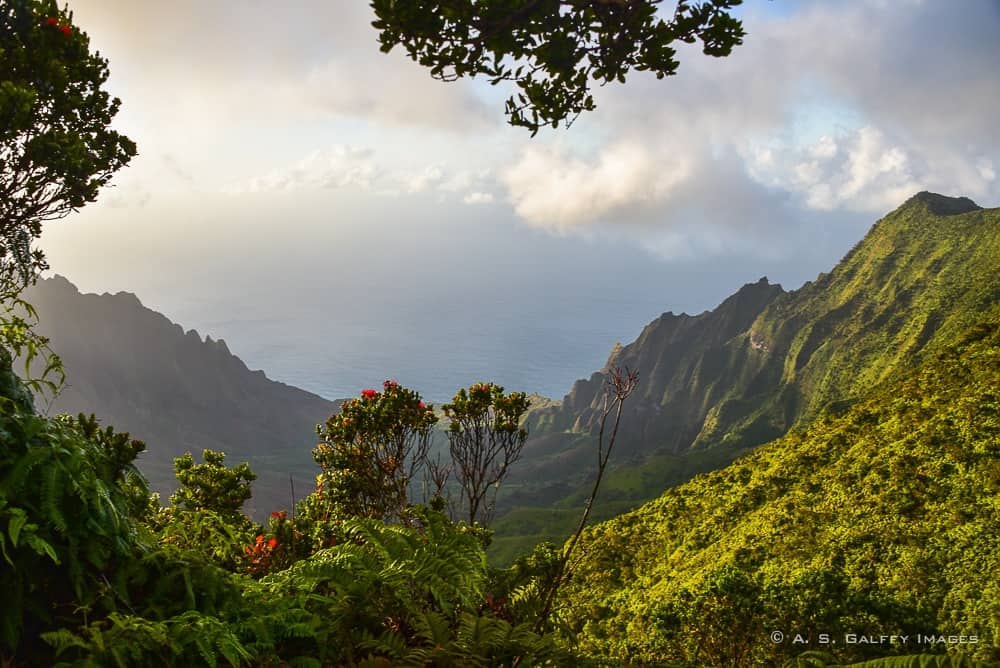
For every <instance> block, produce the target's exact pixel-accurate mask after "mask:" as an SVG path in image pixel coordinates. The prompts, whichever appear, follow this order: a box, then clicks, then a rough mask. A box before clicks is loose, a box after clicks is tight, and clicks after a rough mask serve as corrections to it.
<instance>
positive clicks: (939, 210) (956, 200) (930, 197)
mask: <svg viewBox="0 0 1000 668" xmlns="http://www.w3.org/2000/svg"><path fill="white" fill-rule="evenodd" d="M911 203H921V204H923V205H925V206H926V207H927V209H928V210H929V211H930V212H931V213H933V214H934V215H936V216H957V215H959V214H963V213H969V212H970V211H979V210H980V209H982V208H983V207H981V206H979V205H978V204H976V203H975V202H973V201H972V200H971V199H969V198H968V197H948V196H946V195H939V194H937V193H932V192H928V191H926V190H924V191H922V192H919V193H917V194H916V195H914V196H913V197H911V198H910V199H909V200H907V201H906V204H904V205H903V206H906V205H907V204H911Z"/></svg>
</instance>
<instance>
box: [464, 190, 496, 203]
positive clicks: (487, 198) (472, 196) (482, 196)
mask: <svg viewBox="0 0 1000 668" xmlns="http://www.w3.org/2000/svg"><path fill="white" fill-rule="evenodd" d="M462 201H463V202H465V203H466V204H489V203H491V202H492V201H493V193H484V192H472V193H469V194H468V195H466V196H465V197H463V198H462Z"/></svg>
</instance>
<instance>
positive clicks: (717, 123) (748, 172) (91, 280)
mask: <svg viewBox="0 0 1000 668" xmlns="http://www.w3.org/2000/svg"><path fill="white" fill-rule="evenodd" d="M69 7H70V9H71V10H72V11H73V12H74V15H75V19H74V20H75V22H76V23H77V24H78V25H79V26H80V27H81V28H82V29H83V30H84V31H86V32H87V33H88V34H89V35H90V36H91V39H92V44H93V46H94V47H95V48H97V49H98V50H99V51H100V52H101V53H102V55H104V56H105V57H107V58H108V59H109V62H110V69H111V79H110V81H109V87H110V89H111V90H112V92H113V93H114V94H116V95H118V96H119V97H120V98H121V99H122V102H123V104H122V111H121V113H120V115H119V118H118V120H117V121H116V126H117V127H118V128H119V129H121V130H123V131H124V132H126V133H127V134H128V135H129V136H130V137H132V138H133V139H134V140H135V141H136V142H137V143H138V145H139V156H138V157H137V158H136V159H135V160H134V161H133V164H132V165H130V166H129V167H128V168H126V169H125V170H123V171H122V172H121V173H120V174H119V175H118V176H116V178H115V181H114V187H113V188H109V189H108V190H107V191H105V192H104V193H102V196H101V198H100V200H99V201H98V202H97V203H95V204H93V205H90V206H88V207H86V208H85V209H84V210H82V211H81V212H79V213H77V214H74V215H73V216H71V217H70V218H68V219H66V220H64V221H60V222H58V223H55V224H52V225H50V226H49V227H48V228H47V229H46V230H45V231H44V233H43V237H42V246H43V248H44V249H45V250H46V252H47V253H48V256H49V259H50V261H51V264H52V266H53V268H54V270H55V271H58V272H60V273H63V274H65V275H67V276H68V277H69V278H70V279H71V280H73V281H74V282H75V283H77V285H79V286H80V287H81V288H82V289H84V290H88V291H98V292H100V291H111V292H115V291H118V290H129V291H133V292H136V293H137V294H138V295H139V296H140V298H142V299H143V301H144V302H145V303H147V304H148V305H150V306H152V307H154V308H157V309H159V310H162V311H164V312H166V313H167V314H168V315H170V316H172V317H174V318H176V319H179V320H182V321H184V319H187V321H186V322H184V324H186V325H187V326H199V325H200V326H201V327H206V326H208V323H209V322H210V321H211V319H210V318H209V317H208V316H207V315H206V314H205V313H206V309H207V308H208V307H207V306H205V305H206V304H213V305H215V306H214V307H213V308H225V305H226V304H232V303H235V301H239V300H237V299H236V297H234V295H236V294H238V293H240V292H241V291H244V292H245V291H258V292H259V293H260V294H264V293H269V294H271V293H273V295H272V298H264V297H261V298H259V299H256V300H251V301H253V302H254V304H256V305H255V306H254V305H253V304H247V305H243V306H241V307H240V308H242V309H253V308H258V309H261V310H267V309H270V310H274V309H276V308H279V307H280V305H281V301H282V299H286V298H287V297H282V296H283V295H285V296H287V295H289V294H302V293H303V290H304V289H305V288H304V287H303V286H310V287H309V290H315V291H317V293H323V294H326V293H329V291H330V290H331V289H332V287H331V286H334V285H343V284H344V283H345V282H346V283H350V282H352V281H356V280H357V279H358V277H362V276H370V275H372V274H373V273H375V272H376V271H377V272H382V273H388V274H392V275H393V276H395V277H396V280H397V281H403V282H405V283H408V284H411V285H417V286H421V290H420V291H417V293H418V294H423V295H426V298H427V299H428V302H427V308H438V307H439V306H435V303H436V302H434V298H436V297H435V296H436V295H440V294H441V293H442V291H444V290H448V289H452V288H453V286H454V285H455V284H456V283H459V284H461V283H463V281H462V279H461V276H462V275H463V274H462V272H465V271H468V270H469V264H470V262H472V260H473V259H474V260H475V262H477V263H478V265H479V266H483V265H488V266H492V268H493V269H494V270H495V272H496V273H497V274H498V275H502V276H514V275H516V276H517V282H518V283H519V284H522V285H523V286H525V288H524V289H525V290H529V289H530V290H531V291H533V292H534V293H537V294H539V295H541V296H540V297H539V298H540V299H541V298H542V297H544V296H545V294H547V291H551V293H552V295H551V298H552V300H554V303H558V299H559V298H558V292H559V290H563V291H565V290H567V289H570V288H569V287H567V286H574V285H575V286H577V288H578V289H579V290H580V291H581V293H586V292H587V291H588V290H589V291H591V292H594V291H609V294H612V293H614V292H615V291H617V293H618V294H621V295H623V300H624V299H626V297H624V296H625V295H628V297H627V298H628V299H639V300H640V301H642V302H643V303H644V304H645V303H648V304H649V311H650V312H649V314H648V317H645V320H651V319H653V318H654V317H655V316H656V315H658V313H659V312H660V311H666V310H674V311H681V310H687V311H695V312H697V311H700V310H703V309H707V308H711V307H714V306H715V305H716V304H717V303H718V302H719V301H720V300H721V299H722V298H724V297H725V296H726V295H728V294H730V293H731V292H732V291H734V290H735V289H736V288H737V287H739V285H741V284H743V283H745V282H751V281H755V280H756V279H757V278H759V277H760V276H761V275H764V274H766V275H768V276H769V277H770V278H771V279H772V280H775V281H780V282H782V283H783V284H785V287H787V288H794V287H797V286H798V285H799V284H801V283H802V282H803V281H805V280H809V279H811V278H814V277H815V275H816V274H818V273H819V272H821V271H826V270H828V269H829V268H830V267H831V266H832V265H833V264H834V263H835V262H836V261H837V260H838V259H839V258H840V257H841V256H842V255H843V253H844V252H845V251H846V250H847V249H849V248H850V247H851V246H853V245H854V243H856V242H857V240H858V239H859V238H860V237H861V235H862V234H863V233H864V231H865V230H866V229H867V228H868V227H869V226H870V225H871V224H872V223H873V222H874V221H875V220H876V219H877V218H879V217H880V216H881V215H883V214H884V213H886V212H888V211H890V210H892V209H893V208H895V207H896V206H898V205H899V204H901V203H902V202H903V201H904V200H905V199H906V198H907V197H909V196H910V195H912V194H914V193H915V192H917V191H919V190H923V189H930V190H934V191H938V192H942V193H945V194H950V195H966V196H969V197H971V198H973V199H974V200H976V201H977V202H979V203H980V204H981V205H984V206H997V205H998V203H1000V179H998V176H997V173H998V171H1000V126H998V125H997V123H996V113H997V112H996V110H997V108H998V106H1000V77H998V76H997V75H996V64H997V63H998V62H1000V40H996V39H995V35H996V34H997V32H998V29H1000V9H998V7H1000V6H998V4H997V3H996V2H992V1H991V0H964V1H963V2H962V3H942V2H930V1H929V0H928V1H920V0H899V1H894V2H886V1H884V0H849V1H845V2H805V1H803V2H794V3H791V2H781V1H780V0H774V1H771V2H749V3H747V4H746V5H745V6H744V8H743V9H741V14H742V16H743V17H744V18H745V19H746V25H745V28H746V31H747V37H746V40H745V44H744V45H743V46H741V47H738V48H737V49H736V50H735V51H734V53H733V54H732V55H731V56H730V57H728V58H725V59H713V58H708V57H705V56H703V55H702V54H700V53H699V52H698V51H697V49H696V48H689V47H686V46H685V47H684V48H683V49H682V50H681V52H680V60H681V67H680V71H679V73H678V74H677V75H676V76H675V77H671V78H668V79H666V80H663V81H657V80H655V78H653V77H651V76H644V75H633V76H632V77H631V79H630V80H629V82H628V83H627V84H625V85H613V86H607V87H605V88H602V89H600V90H598V91H597V95H596V98H597V103H598V109H597V110H596V111H595V112H593V113H590V114H587V115H585V116H584V117H582V118H581V119H580V120H579V121H578V122H577V123H576V124H575V125H574V126H573V127H572V128H570V129H569V130H564V129H561V130H558V131H542V132H540V133H539V135H538V136H537V137H535V138H534V139H532V138H530V137H529V133H527V132H526V131H524V130H522V129H519V128H511V127H509V126H507V125H506V123H505V119H504V117H503V107H502V102H501V99H500V98H501V97H502V94H503V92H504V91H502V90H500V91H497V90H493V89H491V88H490V87H489V86H485V85H484V84H482V83H481V82H479V83H477V82H472V81H461V82H458V83H454V84H442V83H439V82H436V81H434V80H432V79H431V78H430V76H429V75H428V74H427V72H426V71H425V70H424V69H422V68H421V67H419V66H418V65H416V64H414V63H413V62H411V61H409V60H408V59H407V58H406V57H405V56H404V55H403V54H402V53H399V52H398V51H397V52H393V53H390V54H388V55H385V54H382V53H380V52H379V49H378V44H377V41H376V37H377V35H376V32H375V31H374V29H373V28H371V27H370V25H369V23H370V21H371V20H372V16H371V15H370V9H369V8H368V7H367V3H365V2H362V1H360V0H350V1H347V0H298V1H293V2H287V3H274V2H264V1H263V0H213V1H212V2H204V1H202V0H177V1H176V2H170V3H151V2H134V1H133V0H69ZM442 248H447V249H448V250H447V252H442V251H441V249H442ZM602 256H606V257H615V258H619V257H621V258H628V259H626V260H624V262H626V263H627V264H628V265H629V269H628V270H627V271H617V270H614V271H607V270H604V269H598V268H596V267H594V264H595V262H598V263H599V262H600V258H601V257H602ZM526 258H527V259H526ZM376 268H377V269H376ZM390 285H392V281H389V280H386V281H371V283H370V284H369V286H368V287H367V288H366V289H368V290H370V291H371V295H372V299H373V300H374V301H375V302H378V299H379V295H378V294H377V290H380V289H381V290H388V289H390V287H386V286H390ZM378 286H381V287H378ZM553 286H556V287H553ZM559 286H561V287H559ZM609 286H610V287H609ZM557 287H558V289H557ZM480 289H485V288H482V286H480ZM469 290H470V291H471V290H472V288H469ZM471 294H472V293H471V292H470V295H471ZM602 294H603V293H602ZM268 299H270V301H268ZM234 300H235V301H234ZM553 317H554V318H558V317H559V316H558V308H557V307H554V310H553ZM639 325H641V322H639V321H636V322H631V321H630V322H629V323H628V324H627V327H623V328H624V329H626V330H627V331H625V332H623V335H622V338H627V336H628V335H634V334H635V333H637V331H635V330H636V328H637V327H638V326H639ZM230 343H231V345H232V343H233V342H230ZM232 347H234V349H236V350H237V352H239V346H238V345H233V346H232Z"/></svg>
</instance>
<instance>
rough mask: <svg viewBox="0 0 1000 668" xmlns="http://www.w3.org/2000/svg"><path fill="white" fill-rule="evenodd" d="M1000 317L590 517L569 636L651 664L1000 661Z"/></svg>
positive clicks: (569, 596) (599, 652)
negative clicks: (895, 373)
mask: <svg viewBox="0 0 1000 668" xmlns="http://www.w3.org/2000/svg"><path fill="white" fill-rule="evenodd" d="M985 315H986V314H984V316H985ZM998 315H1000V312H998V311H997V310H996V309H993V312H992V314H991V317H989V319H988V320H987V321H986V322H984V323H982V324H980V325H977V326H974V327H973V328H972V329H970V330H968V331H967V332H966V333H965V334H963V335H962V336H961V337H959V338H958V340H957V341H956V342H955V343H954V344H953V345H952V346H950V347H948V348H947V349H946V350H944V351H943V352H941V353H939V354H938V355H937V356H936V357H935V358H934V359H932V360H930V361H928V362H927V363H925V364H923V365H921V366H920V367H919V368H918V369H917V370H915V371H913V372H910V373H908V374H906V375H905V377H904V378H903V379H901V380H897V381H893V382H889V383H887V384H884V385H882V386H881V387H879V388H877V389H876V390H875V391H874V392H873V393H872V394H870V396H869V398H867V399H866V400H864V401H861V402H859V403H857V404H855V405H854V406H852V407H850V408H849V409H844V408H840V409H839V412H838V411H828V412H826V413H825V414H823V415H822V416H821V417H820V418H819V419H817V420H816V421H815V422H813V423H812V424H811V425H810V426H809V427H808V428H806V429H804V430H798V431H794V432H792V433H790V434H789V435H787V436H785V437H784V438H782V439H779V440H777V441H774V442H772V443H770V444H768V445H765V446H762V447H761V448H759V449H758V450H757V451H756V452H755V453H754V454H752V455H750V456H748V457H746V458H744V459H742V460H740V461H738V462H736V463H735V464H733V465H731V466H729V467H727V468H725V469H721V470H719V471H715V472H713V473H709V474H705V475H702V476H700V477H697V478H695V479H694V480H692V481H691V482H689V483H687V484H685V485H683V486H681V487H678V488H674V489H671V490H668V491H667V492H666V493H664V494H663V495H662V496H661V497H660V498H659V499H657V500H656V501H653V502H650V503H649V504H646V505H645V506H643V507H642V508H640V509H638V510H636V511H635V512H632V513H629V514H626V515H623V516H621V517H618V518H616V519H614V520H611V521H608V522H605V523H603V524H600V525H598V526H595V527H593V528H591V529H590V530H589V531H588V532H587V533H586V534H585V536H584V541H585V544H584V547H583V552H582V553H583V554H585V557H584V558H583V559H581V561H580V564H579V570H578V572H577V577H576V578H575V580H574V581H573V583H572V584H571V586H570V590H569V591H567V592H566V597H565V599H564V605H565V607H564V611H565V615H566V616H565V622H566V626H567V637H572V638H574V639H575V640H576V641H577V642H578V643H579V648H580V650H581V651H582V652H584V653H585V654H587V655H589V656H593V657H611V658H615V659H618V660H622V661H633V662H640V661H641V662H645V663H646V664H647V665H660V664H663V663H674V664H680V665H697V666H731V665H775V664H780V663H781V662H782V661H784V660H787V659H790V658H792V657H793V656H795V655H797V654H801V653H802V651H803V650H805V649H811V650H816V649H822V650H824V651H825V652H827V653H829V654H830V655H831V656H832V657H836V658H837V659H838V660H842V661H848V660H862V659H865V658H867V657H874V656H880V655H884V654H915V653H935V652H941V653H943V652H945V651H947V652H949V653H952V654H954V655H955V656H965V657H968V658H973V659H977V660H981V661H994V662H995V661H998V660H1000V318H998V317H997V316H998ZM775 632H781V633H782V634H783V636H782V637H781V641H780V642H775V641H774V637H772V635H771V634H772V633H775ZM821 634H826V636H825V637H821ZM796 636H798V637H799V638H798V639H799V640H801V642H795V640H796ZM871 636H875V637H880V636H897V637H896V638H891V639H883V640H877V641H876V642H868V640H869V639H870V638H871ZM775 637H777V636H775ZM903 637H907V640H902V638H903ZM859 638H861V640H860V641H859V640H858V639H859ZM852 640H853V641H854V642H852ZM817 660H818V659H817Z"/></svg>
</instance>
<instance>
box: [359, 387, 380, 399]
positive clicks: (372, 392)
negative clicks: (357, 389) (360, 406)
mask: <svg viewBox="0 0 1000 668" xmlns="http://www.w3.org/2000/svg"><path fill="white" fill-rule="evenodd" d="M361 396H363V397H364V398H365V399H374V398H375V397H377V396H378V392H376V391H375V390H372V389H366V390H361Z"/></svg>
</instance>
